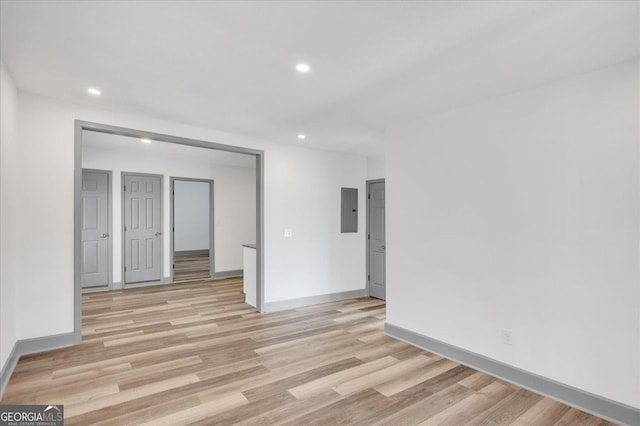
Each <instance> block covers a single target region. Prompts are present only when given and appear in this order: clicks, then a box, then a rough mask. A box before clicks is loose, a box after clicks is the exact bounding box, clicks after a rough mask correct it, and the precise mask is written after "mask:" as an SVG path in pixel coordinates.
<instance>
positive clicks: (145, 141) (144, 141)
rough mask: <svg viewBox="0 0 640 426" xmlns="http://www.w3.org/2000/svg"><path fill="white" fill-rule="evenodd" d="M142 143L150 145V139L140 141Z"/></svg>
mask: <svg viewBox="0 0 640 426" xmlns="http://www.w3.org/2000/svg"><path fill="white" fill-rule="evenodd" d="M140 142H142V143H151V139H140Z"/></svg>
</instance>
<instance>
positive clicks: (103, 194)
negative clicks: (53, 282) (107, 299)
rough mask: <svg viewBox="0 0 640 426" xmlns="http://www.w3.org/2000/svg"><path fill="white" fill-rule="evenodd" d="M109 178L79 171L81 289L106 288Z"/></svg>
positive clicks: (107, 276) (105, 174) (101, 174)
mask: <svg viewBox="0 0 640 426" xmlns="http://www.w3.org/2000/svg"><path fill="white" fill-rule="evenodd" d="M108 200H109V175H108V174H107V173H99V172H86V171H83V172H82V250H81V253H80V256H81V265H82V266H81V278H80V281H81V283H82V288H92V287H106V286H109V203H108Z"/></svg>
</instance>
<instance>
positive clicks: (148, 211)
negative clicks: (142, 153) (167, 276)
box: [123, 175, 162, 284]
mask: <svg viewBox="0 0 640 426" xmlns="http://www.w3.org/2000/svg"><path fill="white" fill-rule="evenodd" d="M123 180H124V188H123V190H124V227H125V228H124V267H125V271H124V282H125V283H127V284H130V283H136V282H143V281H157V280H160V277H161V273H162V268H161V262H162V253H161V250H160V247H161V239H162V233H161V229H162V224H161V223H160V218H161V213H160V209H161V207H162V206H161V204H160V194H161V190H160V186H161V177H160V176H147V175H124V179H123Z"/></svg>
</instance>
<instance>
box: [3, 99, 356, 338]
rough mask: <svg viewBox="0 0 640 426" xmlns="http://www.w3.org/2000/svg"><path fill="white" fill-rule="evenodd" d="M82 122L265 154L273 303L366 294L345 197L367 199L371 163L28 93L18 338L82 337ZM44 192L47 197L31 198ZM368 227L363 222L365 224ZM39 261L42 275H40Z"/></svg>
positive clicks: (21, 112) (22, 103)
mask: <svg viewBox="0 0 640 426" xmlns="http://www.w3.org/2000/svg"><path fill="white" fill-rule="evenodd" d="M76 119H79V120H86V121H92V122H98V123H104V124H110V125H116V126H122V127H128V128H134V129H141V130H146V131H151V132H158V133H163V134H171V135H177V136H183V137H188V138H193V139H200V140H208V141H212V142H218V143H225V144H230V145H238V146H244V147H248V148H255V149H262V150H264V152H265V171H264V174H265V176H264V185H265V206H264V208H265V247H264V249H265V262H266V265H265V293H266V294H265V300H266V301H276V300H282V299H287V298H294V297H304V296H314V295H320V294H326V293H331V292H337V291H349V290H355V289H363V288H364V284H365V279H364V274H365V272H364V271H365V257H364V248H365V240H364V231H363V227H362V226H361V227H360V232H358V233H356V234H340V188H341V187H342V186H345V187H354V188H359V189H360V193H363V192H364V182H365V178H366V159H365V158H364V157H361V156H353V155H345V154H341V153H336V152H329V151H323V150H317V149H311V148H306V147H302V146H300V147H298V146H284V145H278V144H275V143H270V142H267V141H262V140H257V139H252V138H248V137H242V136H238V135H233V134H229V133H224V132H219V131H215V130H211V129H204V128H198V127H194V126H189V125H186V124H180V123H175V122H169V121H164V120H159V119H152V118H148V117H143V116H134V115H130V114H123V113H118V112H113V111H108V110H102V109H96V108H92V107H87V106H81V105H76V104H71V103H65V102H60V101H56V100H52V99H49V98H45V97H41V96H36V95H32V94H25V93H20V94H19V95H18V124H19V127H18V135H19V140H20V150H21V151H20V154H21V158H25V159H28V161H20V162H19V164H17V167H19V168H20V169H21V171H22V174H23V176H24V179H22V180H21V182H20V194H21V196H20V201H21V203H22V210H21V216H20V217H19V219H18V220H17V221H16V223H15V224H14V225H15V226H17V227H19V228H20V229H21V239H20V244H18V246H17V247H16V249H17V250H16V251H17V253H16V257H17V258H18V260H17V263H18V265H17V268H18V270H19V271H20V275H19V276H18V280H19V282H20V286H19V289H18V292H17V296H18V299H17V306H20V310H19V311H18V331H17V333H18V337H19V338H30V337H40V336H46V335H53V334H57V333H65V332H70V331H72V330H73V188H74V186H73V169H74V142H73V140H74V120H76ZM22 156H23V157H22ZM45 184H46V185H45ZM43 185H45V186H44V187H45V188H46V189H47V190H42V188H43ZM35 193H37V194H38V195H39V196H38V197H34V196H32V195H33V194H35ZM362 203H364V197H362V199H361V206H362V205H363V204H362ZM42 206H46V209H47V210H46V212H47V213H46V214H42V211H43V208H42ZM360 210H361V212H362V213H364V209H362V208H361V209H360ZM360 219H361V221H360V223H364V216H362V217H361V218H360ZM284 228H292V229H293V232H294V234H293V238H290V239H285V238H284V236H283V230H284ZM114 243H115V241H114ZM33 262H39V263H40V265H41V267H39V268H33V267H32V265H33Z"/></svg>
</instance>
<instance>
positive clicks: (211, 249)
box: [169, 176, 216, 282]
mask: <svg viewBox="0 0 640 426" xmlns="http://www.w3.org/2000/svg"><path fill="white" fill-rule="evenodd" d="M170 180H171V186H170V187H169V191H170V192H169V197H170V200H171V201H170V207H169V216H170V217H171V219H170V222H169V231H170V233H171V237H170V238H171V239H170V241H171V263H170V264H169V265H170V266H169V269H171V275H170V277H171V282H173V274H174V272H175V266H176V264H175V256H176V242H175V224H176V223H175V220H176V216H175V204H174V203H175V192H174V191H175V182H176V181H183V182H204V183H208V184H209V277H210V278H214V276H215V273H216V264H215V261H216V257H215V253H216V246H215V214H214V210H213V207H214V199H213V197H214V194H215V191H214V187H215V183H214V181H213V179H198V178H184V177H175V176H171V178H170Z"/></svg>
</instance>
